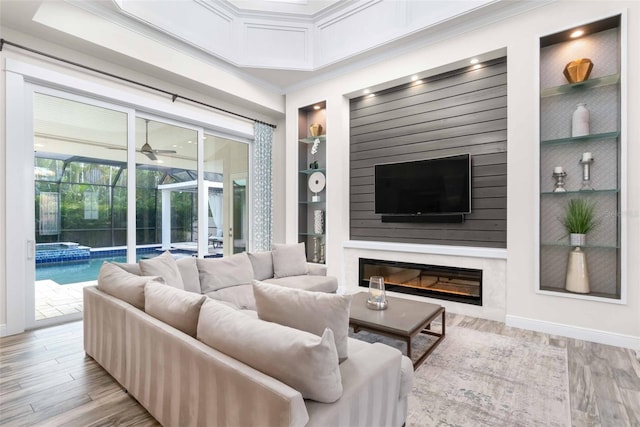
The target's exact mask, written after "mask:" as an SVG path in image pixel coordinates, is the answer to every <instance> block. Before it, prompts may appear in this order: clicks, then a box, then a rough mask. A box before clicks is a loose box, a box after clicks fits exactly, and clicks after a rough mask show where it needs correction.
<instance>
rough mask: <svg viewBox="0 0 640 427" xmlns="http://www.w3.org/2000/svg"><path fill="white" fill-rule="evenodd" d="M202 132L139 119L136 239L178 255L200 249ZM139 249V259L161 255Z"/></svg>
mask: <svg viewBox="0 0 640 427" xmlns="http://www.w3.org/2000/svg"><path fill="white" fill-rule="evenodd" d="M197 160H198V132H197V131H196V130H194V129H189V128H186V127H182V126H177V125H174V124H170V123H165V122H161V121H157V120H151V119H147V118H143V117H137V118H136V195H137V197H136V237H137V244H138V245H153V244H155V245H161V246H162V249H163V250H170V251H171V252H172V253H174V254H186V255H195V254H197V250H198V192H197V189H198V185H197V176H198V175H197V170H198V161H197ZM157 249H158V248H157V246H155V247H151V248H149V247H147V248H140V247H139V248H138V255H139V256H147V257H148V256H153V255H155V254H158V253H159V251H158V250H157Z"/></svg>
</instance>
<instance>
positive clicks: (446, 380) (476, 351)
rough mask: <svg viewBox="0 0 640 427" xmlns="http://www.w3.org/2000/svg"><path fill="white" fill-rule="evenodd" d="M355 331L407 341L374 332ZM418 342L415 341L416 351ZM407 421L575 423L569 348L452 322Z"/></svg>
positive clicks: (417, 384)
mask: <svg viewBox="0 0 640 427" xmlns="http://www.w3.org/2000/svg"><path fill="white" fill-rule="evenodd" d="M352 336H354V337H356V338H359V339H363V340H365V341H380V342H385V343H387V344H390V345H393V346H395V347H398V348H401V349H403V347H404V345H405V344H403V343H401V342H398V341H396V340H391V339H388V338H384V337H380V336H377V335H375V334H370V333H364V332H360V333H358V334H352ZM424 343H425V341H422V344H424ZM420 345H421V342H420V341H419V340H416V342H415V345H414V346H413V347H414V352H417V351H419V350H417V349H416V346H420ZM403 350H404V349H403ZM406 425H407V426H421V427H422V426H425V427H426V426H464V427H475V426H492V427H497V426H509V427H513V426H523V427H525V426H526V427H528V426H544V427H553V426H558V427H560V426H563V427H564V426H570V425H571V413H570V402H569V380H568V367H567V352H566V349H563V348H559V347H553V346H549V345H544V344H537V343H532V342H529V341H527V340H525V339H522V338H512V337H507V336H503V335H498V334H493V333H489V332H480V331H476V330H473V329H468V328H462V327H449V328H447V336H446V338H445V340H444V341H443V342H442V343H441V344H440V345H439V346H438V347H437V348H436V350H435V351H434V352H433V353H432V354H431V355H430V356H429V357H428V358H427V360H426V361H425V362H424V363H423V364H422V365H421V366H420V367H419V368H418V370H417V371H416V372H415V377H414V387H413V391H412V393H411V395H410V397H409V415H408V417H407V423H406Z"/></svg>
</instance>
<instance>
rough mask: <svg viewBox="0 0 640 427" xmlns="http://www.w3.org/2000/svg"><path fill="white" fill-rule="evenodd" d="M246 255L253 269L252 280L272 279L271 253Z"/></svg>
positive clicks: (250, 253)
mask: <svg viewBox="0 0 640 427" xmlns="http://www.w3.org/2000/svg"><path fill="white" fill-rule="evenodd" d="M248 255H249V260H250V261H251V266H252V267H253V278H254V279H256V280H266V279H273V257H272V256H271V251H266V252H249V253H248Z"/></svg>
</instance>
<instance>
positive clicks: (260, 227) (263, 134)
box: [250, 123, 273, 252]
mask: <svg viewBox="0 0 640 427" xmlns="http://www.w3.org/2000/svg"><path fill="white" fill-rule="evenodd" d="M254 131H255V142H254V148H253V159H254V162H253V163H254V164H253V168H252V171H251V180H250V185H251V187H252V191H251V194H252V207H253V215H252V220H253V223H252V228H251V234H252V239H251V250H253V251H256V252H258V251H268V250H271V240H272V237H273V232H272V224H273V217H272V200H271V191H272V186H271V144H272V140H273V128H272V127H271V126H269V125H266V124H263V123H256V124H255V126H254Z"/></svg>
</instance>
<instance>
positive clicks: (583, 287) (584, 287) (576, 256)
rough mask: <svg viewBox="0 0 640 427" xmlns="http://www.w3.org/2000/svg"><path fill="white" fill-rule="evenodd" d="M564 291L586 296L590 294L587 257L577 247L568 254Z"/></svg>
mask: <svg viewBox="0 0 640 427" xmlns="http://www.w3.org/2000/svg"><path fill="white" fill-rule="evenodd" d="M565 289H566V290H567V291H569V292H575V293H579V294H588V293H589V292H590V289H589V271H588V270H587V256H586V254H585V253H584V252H582V250H581V249H580V247H579V246H578V247H576V248H575V249H573V250H572V251H571V252H569V259H568V260H567V278H566V281H565Z"/></svg>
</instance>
